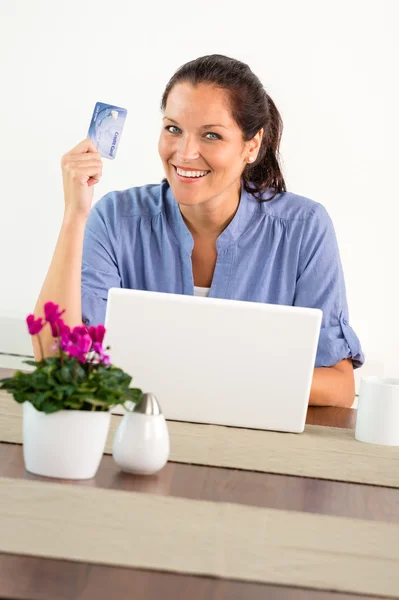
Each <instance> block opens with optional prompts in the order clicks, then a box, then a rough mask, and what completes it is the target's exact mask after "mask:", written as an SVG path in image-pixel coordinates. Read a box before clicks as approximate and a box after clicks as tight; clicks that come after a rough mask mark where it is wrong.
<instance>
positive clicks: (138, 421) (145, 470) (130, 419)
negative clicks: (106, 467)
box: [112, 412, 170, 475]
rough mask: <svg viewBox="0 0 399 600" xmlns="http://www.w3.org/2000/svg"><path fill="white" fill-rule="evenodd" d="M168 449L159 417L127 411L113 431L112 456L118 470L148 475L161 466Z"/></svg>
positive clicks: (161, 419)
mask: <svg viewBox="0 0 399 600" xmlns="http://www.w3.org/2000/svg"><path fill="white" fill-rule="evenodd" d="M169 450H170V446H169V433H168V427H167V424H166V421H165V417H164V416H163V414H158V415H154V414H142V413H139V412H128V413H126V414H125V415H124V417H123V418H122V420H121V422H120V424H119V427H118V429H117V430H116V433H115V437H114V441H113V447H112V456H113V458H114V460H115V462H116V463H117V464H118V465H119V466H120V468H121V469H122V471H126V472H128V473H135V474H137V475H152V474H153V473H156V472H157V471H159V470H160V469H162V468H163V467H164V466H165V464H166V463H167V460H168V457H169Z"/></svg>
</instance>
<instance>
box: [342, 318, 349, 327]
mask: <svg viewBox="0 0 399 600" xmlns="http://www.w3.org/2000/svg"><path fill="white" fill-rule="evenodd" d="M342 322H343V324H344V325H347V324H348V319H345V317H344V318H343V319H342Z"/></svg>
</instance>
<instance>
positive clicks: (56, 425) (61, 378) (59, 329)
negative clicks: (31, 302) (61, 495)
mask: <svg viewBox="0 0 399 600" xmlns="http://www.w3.org/2000/svg"><path fill="white" fill-rule="evenodd" d="M64 312H65V311H61V310H60V307H59V306H58V305H57V304H54V303H53V302H47V303H46V305H45V306H44V319H42V318H35V316H34V315H32V314H31V315H29V316H28V317H27V319H26V322H27V326H28V330H29V333H30V335H32V336H37V339H38V343H39V347H40V349H41V360H39V361H34V360H26V361H24V362H25V363H26V364H28V365H31V366H33V367H35V368H34V370H33V371H32V372H28V373H27V372H21V371H16V373H15V374H14V375H13V376H12V377H9V378H6V379H2V380H0V389H3V390H7V391H8V392H9V393H10V394H11V395H12V396H13V397H14V399H15V400H16V401H17V402H19V403H23V452H24V461H25V468H26V469H27V471H30V472H31V473H35V474H37V475H44V476H47V477H57V478H65V479H90V478H92V477H94V475H95V474H96V472H97V469H98V467H99V464H100V461H101V458H102V455H103V452H104V447H105V443H106V440H107V434H108V430H109V424H110V419H111V412H110V410H111V408H112V407H113V406H115V405H117V404H121V405H123V406H125V404H126V408H130V407H131V406H132V404H131V403H132V402H133V404H135V403H137V402H138V401H139V400H140V398H141V396H142V392H141V390H140V389H138V388H131V387H129V386H130V383H131V381H132V377H130V376H129V375H128V374H126V373H125V372H124V371H122V370H121V369H119V368H117V367H115V366H113V365H111V363H110V358H109V356H108V355H107V354H105V351H104V348H103V340H104V335H105V327H104V326H103V325H97V327H89V328H87V327H86V326H83V325H82V326H78V327H74V328H73V329H72V330H71V329H70V327H68V325H66V324H65V323H64V321H63V319H62V318H61V316H62V315H63V314H64ZM46 326H47V327H51V331H52V336H53V339H54V344H53V346H52V350H53V351H56V352H55V354H54V355H53V356H49V357H46V358H45V357H44V354H43V348H42V343H41V338H40V333H41V331H42V330H43V328H44V327H46ZM105 350H109V347H107V348H105Z"/></svg>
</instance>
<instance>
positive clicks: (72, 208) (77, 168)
mask: <svg viewBox="0 0 399 600" xmlns="http://www.w3.org/2000/svg"><path fill="white" fill-rule="evenodd" d="M102 166H103V163H102V160H101V156H100V154H99V153H98V152H97V150H96V147H95V145H94V144H93V142H92V141H91V140H90V139H89V138H87V139H85V140H83V141H82V142H80V144H78V145H77V146H75V148H72V150H70V151H69V152H67V153H66V154H64V156H63V157H62V160H61V168H62V180H63V185H64V201H65V215H66V216H68V217H71V216H72V217H73V218H74V217H83V218H85V219H87V217H88V215H89V212H90V209H91V205H92V201H93V185H95V184H96V183H98V182H99V181H100V178H101V175H102Z"/></svg>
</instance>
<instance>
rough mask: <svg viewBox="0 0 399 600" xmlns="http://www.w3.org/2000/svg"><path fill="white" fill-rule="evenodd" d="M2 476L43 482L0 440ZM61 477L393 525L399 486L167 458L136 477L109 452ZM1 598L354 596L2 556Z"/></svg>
mask: <svg viewBox="0 0 399 600" xmlns="http://www.w3.org/2000/svg"><path fill="white" fill-rule="evenodd" d="M8 375H9V373H6V372H5V370H2V369H0V378H1V377H4V376H8ZM355 418H356V411H354V410H352V409H344V408H341V409H340V408H316V407H312V408H309V410H308V416H307V423H312V424H318V425H328V426H332V427H351V428H353V427H354V425H355ZM0 477H16V478H20V479H36V480H41V479H45V478H41V477H36V476H34V475H32V474H30V473H27V472H26V471H25V467H24V462H23V455H22V446H20V445H19V444H6V443H0ZM47 481H48V480H47ZM59 481H60V483H62V484H63V485H86V486H94V487H102V488H112V489H119V490H127V491H129V490H132V491H136V492H146V493H153V494H163V495H170V496H180V497H184V498H195V499H203V500H212V501H214V502H237V503H240V504H247V505H253V506H263V507H270V508H280V509H284V510H299V511H304V512H311V513H323V514H331V515H339V516H348V517H353V518H362V519H370V520H373V519H374V520H381V521H388V522H399V490H397V489H390V488H381V487H377V486H368V485H359V484H353V483H343V482H335V481H323V480H321V479H310V478H304V477H291V476H286V475H273V474H267V473H253V472H250V471H240V470H235V469H223V468H217V467H204V466H197V465H186V464H179V463H168V464H167V465H166V467H165V468H164V469H163V470H162V471H161V472H159V473H158V474H156V475H154V476H149V477H148V476H147V477H138V476H133V475H128V474H124V473H122V472H121V471H120V470H119V468H118V467H117V465H116V464H115V463H114V461H113V459H112V457H111V456H104V457H103V459H102V463H101V465H100V468H99V470H98V472H97V475H96V477H95V478H94V479H92V480H87V481H81V482H76V481H74V482H70V481H64V480H59ZM138 543H139V542H138ZM398 594H399V590H398ZM0 598H8V599H11V598H12V599H14V600H16V599H18V600H28V599H29V600H89V599H90V600H91V599H92V598H93V599H95V600H103V599H104V600H110V599H112V600H113V599H115V600H119V599H121V600H122V599H124V598H129V599H130V598H134V599H135V600H136V599H137V600H138V599H142V598H143V599H148V600H150V599H151V600H160V599H162V598H165V599H167V600H169V599H173V600H183V599H184V600H186V599H187V598H189V599H190V600H222V599H223V600H241V599H243V600H260V599H264V598H268V599H269V598H270V599H273V600H304V599H305V598H306V599H309V600H316V599H317V600H350V599H352V600H355V599H356V598H359V596H355V595H350V594H336V593H331V592H320V591H316V590H313V591H312V590H308V589H306V590H305V589H299V588H290V587H285V586H275V585H266V584H257V583H246V582H238V581H233V580H222V579H217V578H212V577H197V576H191V575H183V574H176V573H162V572H158V571H146V570H140V569H131V568H118V567H108V566H103V565H95V564H90V563H75V562H72V561H63V560H55V559H43V558H34V557H28V556H20V555H18V556H17V555H11V554H0ZM368 598H371V597H370V596H369V597H368ZM373 598H376V597H375V596H373Z"/></svg>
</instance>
